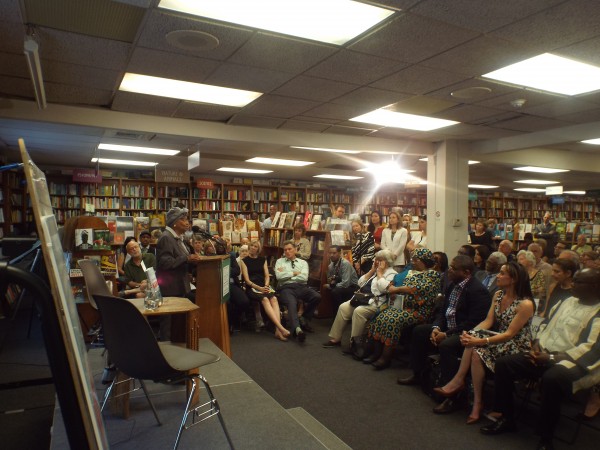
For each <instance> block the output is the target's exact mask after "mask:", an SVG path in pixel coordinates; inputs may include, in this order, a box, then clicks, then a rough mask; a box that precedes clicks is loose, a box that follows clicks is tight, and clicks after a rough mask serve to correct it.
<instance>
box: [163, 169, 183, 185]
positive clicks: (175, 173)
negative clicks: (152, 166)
mask: <svg viewBox="0 0 600 450" xmlns="http://www.w3.org/2000/svg"><path fill="white" fill-rule="evenodd" d="M156 181H159V182H163V183H189V182H190V173H189V172H188V171H187V170H182V169H159V168H157V169H156Z"/></svg>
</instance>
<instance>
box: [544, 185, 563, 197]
mask: <svg viewBox="0 0 600 450" xmlns="http://www.w3.org/2000/svg"><path fill="white" fill-rule="evenodd" d="M562 193H563V187H562V186H547V187H546V195H561V194H562Z"/></svg>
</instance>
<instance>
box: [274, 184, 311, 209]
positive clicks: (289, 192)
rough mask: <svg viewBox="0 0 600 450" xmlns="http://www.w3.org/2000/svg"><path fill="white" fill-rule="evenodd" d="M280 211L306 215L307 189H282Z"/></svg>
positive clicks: (280, 190) (280, 191) (280, 192)
mask: <svg viewBox="0 0 600 450" xmlns="http://www.w3.org/2000/svg"><path fill="white" fill-rule="evenodd" d="M279 209H280V210H281V211H282V212H288V211H295V212H296V213H302V214H304V212H305V211H306V189H305V188H294V187H280V188H279Z"/></svg>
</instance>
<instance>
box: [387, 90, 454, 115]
mask: <svg viewBox="0 0 600 450" xmlns="http://www.w3.org/2000/svg"><path fill="white" fill-rule="evenodd" d="M457 104H458V103H457V102H455V101H450V100H446V99H440V98H438V97H427V96H423V95H416V96H413V97H410V98H408V99H406V100H401V101H399V102H397V103H394V104H392V105H389V106H388V107H387V108H386V109H389V110H390V111H396V112H401V113H406V114H417V115H425V116H427V115H432V114H435V113H439V112H440V111H444V110H446V109H448V108H452V107H453V106H456V105H457Z"/></svg>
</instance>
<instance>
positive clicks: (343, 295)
mask: <svg viewBox="0 0 600 450" xmlns="http://www.w3.org/2000/svg"><path fill="white" fill-rule="evenodd" d="M357 289H358V286H349V287H335V288H333V289H332V290H331V303H332V304H333V305H332V306H333V314H335V313H336V312H337V310H338V308H339V307H340V305H341V304H342V303H344V302H346V301H348V300H350V297H352V295H353V294H354V291H356V290H357Z"/></svg>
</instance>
